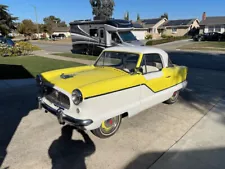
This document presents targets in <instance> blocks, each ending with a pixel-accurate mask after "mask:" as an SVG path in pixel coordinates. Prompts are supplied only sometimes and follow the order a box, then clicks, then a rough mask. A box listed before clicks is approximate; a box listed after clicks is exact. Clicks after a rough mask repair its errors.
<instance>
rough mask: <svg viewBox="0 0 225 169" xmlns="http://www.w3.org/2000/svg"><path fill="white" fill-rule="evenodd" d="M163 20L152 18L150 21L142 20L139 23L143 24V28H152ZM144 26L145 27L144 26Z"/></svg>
mask: <svg viewBox="0 0 225 169" xmlns="http://www.w3.org/2000/svg"><path fill="white" fill-rule="evenodd" d="M162 19H163V18H152V19H142V20H141V22H142V23H143V24H144V27H146V26H147V27H152V26H154V25H155V24H157V23H158V22H159V21H161V20H162ZM145 25H146V26H145Z"/></svg>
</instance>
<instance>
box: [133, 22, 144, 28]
mask: <svg viewBox="0 0 225 169" xmlns="http://www.w3.org/2000/svg"><path fill="white" fill-rule="evenodd" d="M132 24H133V27H134V28H143V26H142V25H141V24H140V23H137V22H133V23H132Z"/></svg>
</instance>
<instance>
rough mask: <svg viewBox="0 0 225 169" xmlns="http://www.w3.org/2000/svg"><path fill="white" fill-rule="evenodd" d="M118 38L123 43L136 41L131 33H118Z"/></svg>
mask: <svg viewBox="0 0 225 169" xmlns="http://www.w3.org/2000/svg"><path fill="white" fill-rule="evenodd" d="M119 35H120V37H121V38H122V39H123V41H124V42H131V41H136V40H137V39H136V37H135V36H134V34H133V33H131V32H130V31H129V32H119Z"/></svg>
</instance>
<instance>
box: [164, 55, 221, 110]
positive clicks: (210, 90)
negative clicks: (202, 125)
mask: <svg viewBox="0 0 225 169" xmlns="http://www.w3.org/2000/svg"><path fill="white" fill-rule="evenodd" d="M168 54H169V56H170V58H171V60H172V62H173V63H174V64H177V65H184V66H187V67H188V76H187V80H188V86H187V87H186V89H185V90H184V91H183V92H181V95H180V100H181V102H182V103H183V104H185V105H186V106H190V107H192V108H194V109H196V110H197V111H198V112H200V113H201V114H205V113H207V112H208V110H209V109H210V108H212V107H213V106H214V105H215V104H217V103H218V102H219V101H220V100H221V97H223V96H224V95H225V92H224V91H225V54H220V53H218V54H217V53H210V52H209V53H200V52H184V51H168Z"/></svg>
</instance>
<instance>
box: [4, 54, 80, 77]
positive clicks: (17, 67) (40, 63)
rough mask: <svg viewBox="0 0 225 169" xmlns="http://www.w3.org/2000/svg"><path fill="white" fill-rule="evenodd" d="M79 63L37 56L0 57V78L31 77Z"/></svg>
mask: <svg viewBox="0 0 225 169" xmlns="http://www.w3.org/2000/svg"><path fill="white" fill-rule="evenodd" d="M80 65H81V64H78V63H75V62H68V61H61V60H55V59H48V58H42V57H38V56H22V57H0V72H1V73H0V79H18V78H31V77H35V76H36V75H37V74H39V73H42V72H46V71H50V70H55V69H60V68H67V67H74V66H80Z"/></svg>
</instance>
